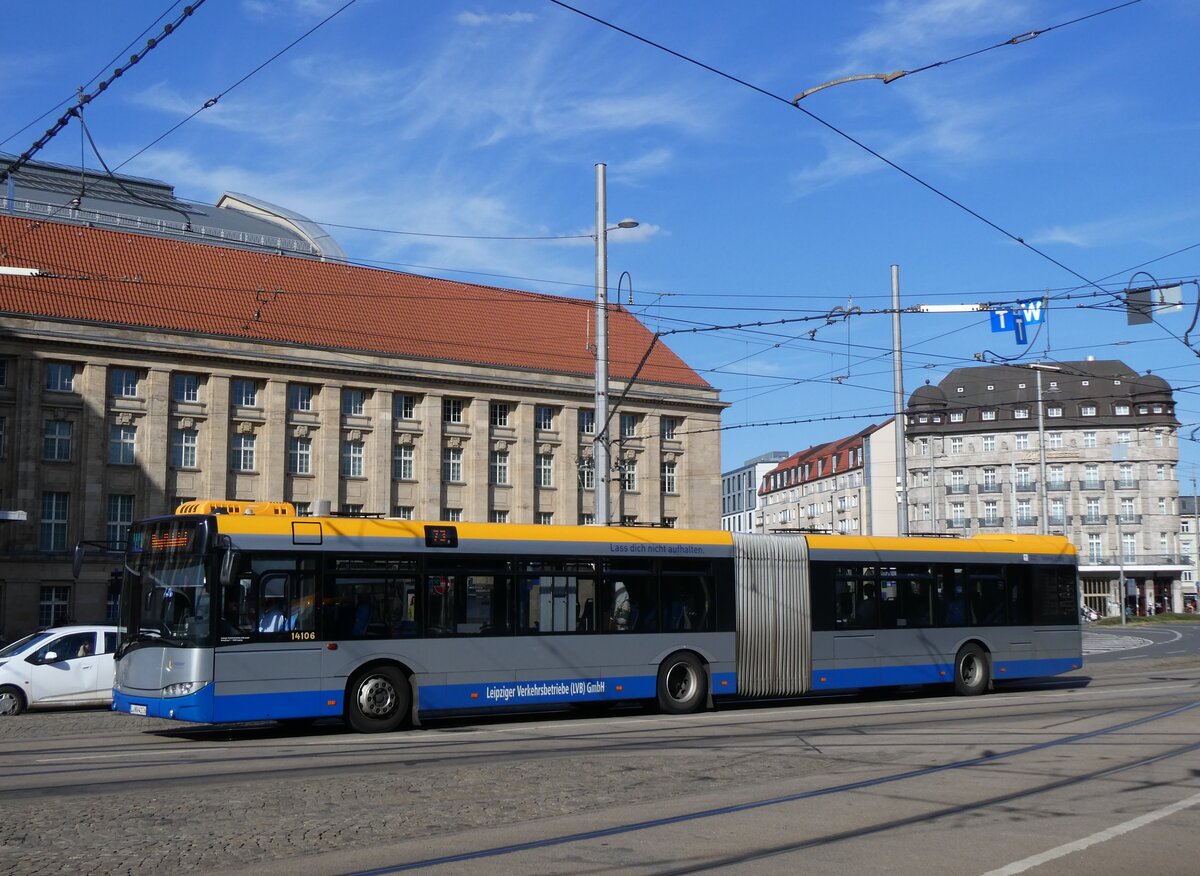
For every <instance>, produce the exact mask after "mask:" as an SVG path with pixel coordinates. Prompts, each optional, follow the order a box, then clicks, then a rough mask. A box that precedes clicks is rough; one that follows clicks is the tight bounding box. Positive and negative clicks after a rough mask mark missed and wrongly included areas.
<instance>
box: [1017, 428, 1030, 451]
mask: <svg viewBox="0 0 1200 876" xmlns="http://www.w3.org/2000/svg"><path fill="white" fill-rule="evenodd" d="M1013 446H1014V447H1015V448H1016V449H1017V450H1028V449H1029V433H1028V432H1018V433H1017V434H1016V435H1014V436H1013Z"/></svg>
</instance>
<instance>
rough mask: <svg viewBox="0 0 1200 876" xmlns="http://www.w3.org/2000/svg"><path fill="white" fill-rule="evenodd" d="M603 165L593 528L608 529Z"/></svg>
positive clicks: (599, 175)
mask: <svg viewBox="0 0 1200 876" xmlns="http://www.w3.org/2000/svg"><path fill="white" fill-rule="evenodd" d="M605 170H606V167H605V165H604V164H597V165H596V411H595V414H594V419H595V421H596V423H595V429H596V437H595V439H594V440H593V441H592V465H593V467H594V470H595V475H596V485H595V486H596V489H595V493H596V525H597V526H607V525H608V523H609V520H610V519H611V515H610V514H609V509H608V466H609V463H608V207H607V204H606V203H605V200H606V196H605Z"/></svg>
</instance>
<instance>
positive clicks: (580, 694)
mask: <svg viewBox="0 0 1200 876" xmlns="http://www.w3.org/2000/svg"><path fill="white" fill-rule="evenodd" d="M657 684H658V679H657V677H656V676H654V675H630V676H622V677H617V678H591V679H541V680H536V681H517V682H480V683H475V684H445V685H421V686H419V687H418V691H419V693H418V696H419V698H420V703H419V707H420V709H421V711H423V712H441V711H464V710H469V709H487V708H503V707H506V706H528V705H539V704H540V705H562V704H566V703H588V702H616V701H619V700H637V699H654V697H655V696H656V693H657ZM712 693H713V695H715V696H729V695H732V694H736V693H737V675H736V674H735V673H733V672H718V673H714V674H713V677H712ZM344 698H345V692H344V691H342V690H326V691H299V692H290V693H261V694H234V695H228V694H227V695H219V694H216V693H215V689H214V687H213V685H211V684H210V685H207V686H206V687H204V688H203V689H202V690H200V691H197V692H196V693H194V694H189V695H188V696H182V697H171V698H164V697H139V696H132V695H129V694H127V693H123V692H121V691H114V692H113V706H112V707H113V711H117V712H124V713H127V714H138V715H141V714H145V715H146V716H148V717H151V718H170V719H173V720H176V721H194V722H198V723H214V722H225V721H229V722H238V721H266V720H281V719H287V718H321V717H337V716H340V715H341V714H342V710H343V703H344ZM143 710H144V711H143Z"/></svg>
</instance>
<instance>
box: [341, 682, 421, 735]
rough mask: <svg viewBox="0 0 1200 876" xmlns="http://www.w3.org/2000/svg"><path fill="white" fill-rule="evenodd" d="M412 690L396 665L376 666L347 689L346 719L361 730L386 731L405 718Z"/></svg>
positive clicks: (395, 726)
mask: <svg viewBox="0 0 1200 876" xmlns="http://www.w3.org/2000/svg"><path fill="white" fill-rule="evenodd" d="M411 701H412V691H411V689H410V688H409V686H408V680H407V679H405V677H404V676H403V675H402V674H401V672H400V670H399V669H398V668H396V667H395V666H375V667H373V668H371V669H367V670H365V671H363V672H361V673H359V674H358V675H356V676H354V678H353V679H352V680H351V682H350V685H349V687H348V688H347V689H346V720H347V721H348V722H349V724H350V726H351V727H353V728H354V729H355V730H357V731H358V732H360V733H388V732H390V731H392V730H395V729H396V728H397V727H399V726H400V725H401V724H402V723H404V719H405V718H406V717H408V707H409V705H410V703H411Z"/></svg>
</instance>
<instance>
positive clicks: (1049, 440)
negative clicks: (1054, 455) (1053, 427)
mask: <svg viewBox="0 0 1200 876" xmlns="http://www.w3.org/2000/svg"><path fill="white" fill-rule="evenodd" d="M1062 446H1063V435H1062V432H1047V433H1046V449H1047V450H1062Z"/></svg>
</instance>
